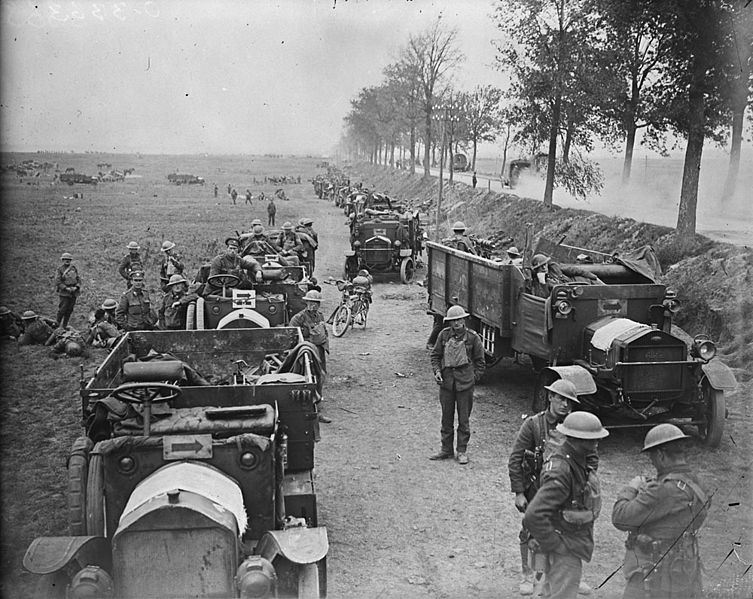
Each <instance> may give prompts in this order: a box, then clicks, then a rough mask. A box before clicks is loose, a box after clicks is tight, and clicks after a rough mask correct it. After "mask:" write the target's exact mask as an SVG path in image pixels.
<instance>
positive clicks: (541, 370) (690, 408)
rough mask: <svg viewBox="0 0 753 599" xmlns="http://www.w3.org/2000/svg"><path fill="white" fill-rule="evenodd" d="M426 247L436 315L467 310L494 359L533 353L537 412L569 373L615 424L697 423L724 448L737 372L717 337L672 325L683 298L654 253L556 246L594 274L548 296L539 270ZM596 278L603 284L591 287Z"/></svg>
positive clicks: (579, 269)
mask: <svg viewBox="0 0 753 599" xmlns="http://www.w3.org/2000/svg"><path fill="white" fill-rule="evenodd" d="M426 245H427V250H428V260H429V263H428V273H427V285H428V291H429V298H430V299H429V301H430V311H431V312H432V313H433V314H435V315H444V314H445V313H446V311H447V308H449V307H450V306H451V305H460V306H462V307H463V308H464V309H465V310H466V311H467V312H468V313H469V314H470V317H469V319H468V325H469V327H470V328H472V329H473V330H475V331H476V332H477V333H478V334H479V335H480V336H481V339H482V341H483V345H484V351H485V353H486V355H487V361H488V362H489V363H495V362H497V361H498V360H500V359H502V358H504V357H516V358H519V357H522V356H527V357H529V358H530V360H531V362H532V364H533V366H534V369H535V370H536V371H537V373H538V375H537V381H536V385H535V389H534V395H533V401H532V406H531V407H532V410H533V411H534V412H537V411H540V410H543V409H544V408H545V406H546V403H545V402H546V390H545V389H544V387H545V386H546V385H549V384H551V383H552V382H553V381H554V380H556V379H558V378H563V379H567V380H570V381H572V382H573V383H574V384H575V386H576V388H577V390H578V394H579V396H580V399H581V402H582V403H581V407H582V408H583V409H586V410H589V411H592V412H595V413H597V414H598V415H599V416H600V417H602V418H604V420H605V423H606V424H607V426H608V427H612V428H614V427H635V426H653V425H654V424H656V423H657V422H664V421H667V420H678V421H682V422H684V423H686V424H692V425H695V426H696V427H697V428H698V433H699V435H700V436H701V438H703V439H704V441H705V442H706V443H707V444H708V445H709V446H711V447H716V446H717V445H719V443H720V441H721V438H722V435H723V431H724V420H725V417H726V406H725V397H724V392H725V391H726V390H730V389H732V388H734V387H735V385H736V382H735V378H734V375H733V374H732V372H731V371H730V369H729V368H728V367H727V366H725V365H724V364H723V363H721V362H720V361H719V360H714V356H715V353H716V348H715V345H714V343H713V341H711V339H709V338H708V337H707V336H705V335H698V336H696V337H695V338H694V339H691V338H690V336H689V335H687V334H686V333H684V332H683V331H681V330H679V328H678V327H676V326H675V325H673V324H672V317H673V314H674V313H675V312H676V310H677V309H678V307H679V301H678V300H677V298H676V295H675V293H674V292H672V291H671V290H668V289H667V287H666V286H665V285H663V284H660V283H658V282H657V279H656V277H655V276H654V275H653V274H652V271H651V269H650V268H648V267H647V266H646V264H648V263H650V262H651V261H650V260H647V259H646V258H650V256H651V254H648V253H647V252H644V253H643V257H642V258H641V257H638V258H634V257H631V258H628V257H624V258H620V257H619V256H617V255H614V256H612V255H606V254H600V253H598V252H588V250H582V249H580V248H573V247H568V246H564V245H563V244H551V243H550V244H549V245H548V246H547V248H548V249H549V250H550V254H549V255H550V256H551V255H552V253H553V252H552V250H554V248H555V247H559V251H560V252H561V253H562V255H563V262H562V263H561V264H560V267H561V270H562V271H565V272H572V273H581V275H586V276H574V277H573V280H572V281H568V282H562V283H561V284H556V285H553V287H552V288H551V290H550V292H549V294H548V295H547V297H539V296H537V295H534V294H532V293H531V291H530V288H529V285H528V281H530V279H531V271H530V268H527V267H518V266H514V265H511V264H504V263H501V262H494V261H492V260H488V259H485V258H480V257H477V256H473V255H471V254H468V253H466V252H461V251H458V250H455V249H452V248H449V247H446V246H443V245H441V244H437V243H434V242H427V244H426ZM584 252H585V253H584ZM568 256H570V257H571V258H568ZM578 256H581V261H576V258H577V257H578ZM583 256H585V259H586V263H583ZM567 260H570V261H571V262H572V264H568V263H567V262H566V261H567ZM589 260H590V261H591V263H588V261H589ZM596 277H598V281H599V284H591V283H592V282H593V281H594V280H595V278H596ZM686 339H687V340H688V342H686Z"/></svg>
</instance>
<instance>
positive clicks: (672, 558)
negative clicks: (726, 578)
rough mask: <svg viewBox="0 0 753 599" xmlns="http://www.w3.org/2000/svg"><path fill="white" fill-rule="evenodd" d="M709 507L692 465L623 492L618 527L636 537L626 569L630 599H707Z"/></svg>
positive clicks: (614, 517)
mask: <svg viewBox="0 0 753 599" xmlns="http://www.w3.org/2000/svg"><path fill="white" fill-rule="evenodd" d="M709 503H710V502H709V499H708V496H707V495H706V492H705V490H704V489H703V488H702V487H701V485H700V484H699V482H698V479H697V477H696V476H695V474H693V473H692V472H691V470H690V467H689V466H688V465H686V464H682V465H675V466H673V467H672V468H671V469H670V470H668V471H664V472H661V471H660V472H659V473H658V475H657V477H656V479H655V480H652V481H649V482H648V483H647V484H646V485H645V486H644V487H642V488H641V489H640V490H637V489H635V488H634V487H631V486H629V485H628V486H625V487H623V488H622V489H621V490H620V492H619V494H618V496H617V501H616V502H615V504H614V507H613V509H612V523H613V524H614V526H615V527H616V528H618V529H620V530H625V531H629V533H630V534H629V535H628V540H627V542H626V543H625V546H626V547H627V550H626V552H625V561H624V564H623V567H622V570H623V573H624V574H625V578H626V579H627V580H628V583H627V587H626V588H625V594H624V597H625V598H630V599H644V598H646V599H648V598H651V599H657V598H661V599H664V598H673V599H674V598H677V599H680V598H688V599H690V598H693V597H701V596H702V584H701V563H700V556H699V552H698V541H697V537H696V533H697V531H698V529H699V528H700V527H701V525H702V524H703V522H704V520H705V519H706V516H707V514H708V508H709ZM660 559H661V561H659V560H660ZM657 562H658V566H656V568H654V566H655V565H656V564H657Z"/></svg>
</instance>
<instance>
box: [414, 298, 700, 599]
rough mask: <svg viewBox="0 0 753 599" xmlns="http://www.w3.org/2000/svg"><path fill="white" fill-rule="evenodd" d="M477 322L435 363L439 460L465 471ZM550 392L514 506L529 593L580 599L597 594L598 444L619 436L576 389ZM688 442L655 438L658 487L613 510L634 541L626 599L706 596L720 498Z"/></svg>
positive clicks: (651, 451) (459, 330)
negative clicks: (699, 471)
mask: <svg viewBox="0 0 753 599" xmlns="http://www.w3.org/2000/svg"><path fill="white" fill-rule="evenodd" d="M468 316H469V315H468V314H467V313H466V312H465V310H464V309H463V308H462V307H460V306H451V307H450V308H449V309H448V311H447V315H446V316H445V318H444V324H446V325H447V326H446V328H444V329H442V330H441V331H440V332H439V333H438V335H437V337H436V341H435V342H434V345H433V347H432V348H431V354H430V360H431V366H432V369H433V372H434V378H435V380H436V382H437V384H438V385H439V403H440V407H441V413H442V418H441V426H440V439H441V446H440V450H439V452H438V453H436V454H433V455H431V456H430V458H429V459H430V460H449V459H452V458H455V460H456V461H457V463H458V464H460V465H465V464H468V461H469V459H468V454H467V448H468V442H469V439H470V432H471V429H470V416H471V412H472V409H473V391H474V386H475V383H476V382H478V381H479V379H480V378H481V377H482V376H483V374H484V368H485V361H484V349H483V344H482V341H481V338H480V337H479V335H478V334H477V333H475V332H474V331H472V330H470V329H468V328H467V327H466V325H465V321H466V318H467V317H468ZM545 388H546V390H547V394H548V407H547V409H545V410H544V411H542V412H540V413H538V414H534V415H533V416H530V417H528V418H527V419H526V420H525V421H524V422H523V424H522V426H521V428H520V430H519V432H518V434H517V435H516V437H515V441H514V442H513V446H512V450H511V452H510V455H509V459H508V472H509V477H510V488H511V491H512V492H513V494H514V505H515V508H516V509H517V510H518V511H519V512H521V513H523V526H522V529H521V532H520V535H519V537H520V553H521V570H522V574H523V579H522V580H521V583H520V588H519V592H520V594H521V595H524V596H526V595H533V594H534V593H536V592H538V593H539V594H542V595H543V596H544V597H549V598H550V599H565V598H570V599H572V598H574V597H576V596H577V595H578V594H579V593H580V594H584V595H588V594H590V593H591V589H590V587H589V586H588V585H586V584H585V583H584V582H583V581H582V572H583V562H590V561H591V558H592V556H593V553H594V522H595V520H596V518H598V516H599V513H600V511H601V491H600V486H599V479H598V476H597V470H598V467H599V456H598V442H599V440H600V439H603V438H605V437H607V436H608V435H609V433H608V431H607V430H606V429H605V428H604V427H603V426H602V423H601V421H600V420H599V418H598V417H597V416H596V415H594V414H592V413H590V412H586V411H582V410H580V409H579V407H580V405H581V402H580V400H579V398H578V394H577V390H576V387H575V385H574V384H573V383H572V382H570V381H568V380H564V379H558V380H556V381H554V382H553V383H552V384H551V385H548V386H546V387H545ZM456 413H457V434H455V431H454V430H453V429H454V426H455V414H456ZM687 438H688V437H687V436H686V435H685V434H684V433H683V432H682V431H681V430H680V429H679V428H678V427H676V426H675V425H673V424H659V425H657V426H655V427H653V428H651V429H650V430H649V431H648V433H647V435H646V438H645V441H644V446H643V451H644V452H646V453H647V454H648V456H649V459H650V460H651V463H652V465H653V466H654V467H655V469H656V477H655V478H652V479H646V478H644V477H642V476H636V477H635V478H633V479H632V480H631V481H630V482H629V483H628V484H627V485H626V486H624V487H623V488H622V489H621V490H620V492H619V493H618V496H617V500H616V502H615V504H614V506H613V508H612V523H613V525H614V526H615V527H616V528H618V529H619V530H623V531H626V532H628V533H629V534H628V539H627V542H626V544H625V546H626V552H625V557H624V563H623V566H622V569H623V574H624V575H625V578H626V580H627V585H626V588H625V591H624V595H623V597H624V599H669V598H672V599H680V598H697V597H701V596H702V584H701V562H700V556H699V551H698V538H697V533H698V530H699V529H700V527H701V525H702V524H703V522H704V520H705V518H706V515H707V513H708V508H709V505H710V498H709V496H708V495H707V493H706V491H705V490H704V489H703V487H702V486H701V484H700V483H699V482H698V479H697V477H696V475H695V474H694V473H693V472H692V470H691V468H690V466H689V465H688V463H687V460H686V457H685V443H686V439H687Z"/></svg>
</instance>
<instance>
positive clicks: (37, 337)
mask: <svg viewBox="0 0 753 599" xmlns="http://www.w3.org/2000/svg"><path fill="white" fill-rule="evenodd" d="M51 323H52V321H50V320H48V319H47V318H42V317H37V318H35V319H34V320H25V321H24V332H23V334H22V335H21V337H19V339H18V344H19V345H44V344H45V343H47V340H48V339H49V338H50V336H51V335H52V333H53V332H54V331H55V329H53V328H52V325H51Z"/></svg>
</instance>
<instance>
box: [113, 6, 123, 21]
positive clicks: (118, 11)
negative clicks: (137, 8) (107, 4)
mask: <svg viewBox="0 0 753 599" xmlns="http://www.w3.org/2000/svg"><path fill="white" fill-rule="evenodd" d="M125 7H126V3H125V2H115V3H114V4H113V5H112V16H113V17H115V18H116V19H118V20H119V21H125V15H124V14H123V10H124V9H125Z"/></svg>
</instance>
